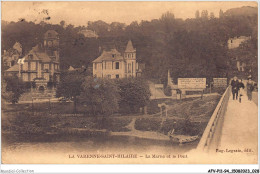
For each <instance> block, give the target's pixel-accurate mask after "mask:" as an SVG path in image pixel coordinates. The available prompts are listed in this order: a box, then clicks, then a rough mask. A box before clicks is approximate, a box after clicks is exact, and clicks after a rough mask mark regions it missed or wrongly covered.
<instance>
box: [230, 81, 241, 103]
mask: <svg viewBox="0 0 260 174" xmlns="http://www.w3.org/2000/svg"><path fill="white" fill-rule="evenodd" d="M231 86H232V94H233V100H235V98H236V100H237V96H238V90H239V81H238V79H237V77H236V76H235V77H234V79H233V80H232V81H231Z"/></svg>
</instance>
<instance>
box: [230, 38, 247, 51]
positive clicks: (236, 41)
mask: <svg viewBox="0 0 260 174" xmlns="http://www.w3.org/2000/svg"><path fill="white" fill-rule="evenodd" d="M249 39H251V37H250V36H249V37H246V36H240V37H234V38H230V39H229V40H228V49H234V48H238V47H239V45H240V44H241V43H243V42H245V41H247V40H249Z"/></svg>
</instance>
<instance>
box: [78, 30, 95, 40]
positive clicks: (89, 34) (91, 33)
mask: <svg viewBox="0 0 260 174" xmlns="http://www.w3.org/2000/svg"><path fill="white" fill-rule="evenodd" d="M79 34H83V35H84V36H85V37H87V38H98V35H97V33H96V32H95V31H92V30H81V31H79Z"/></svg>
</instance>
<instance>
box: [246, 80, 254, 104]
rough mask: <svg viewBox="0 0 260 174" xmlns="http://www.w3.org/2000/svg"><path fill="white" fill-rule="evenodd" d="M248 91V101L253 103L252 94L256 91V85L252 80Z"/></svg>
mask: <svg viewBox="0 0 260 174" xmlns="http://www.w3.org/2000/svg"><path fill="white" fill-rule="evenodd" d="M246 89H247V97H248V100H249V101H251V100H252V92H253V90H254V83H253V82H252V80H251V79H248V82H247V84H246Z"/></svg>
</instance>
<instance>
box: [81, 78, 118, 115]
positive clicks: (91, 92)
mask: <svg viewBox="0 0 260 174" xmlns="http://www.w3.org/2000/svg"><path fill="white" fill-rule="evenodd" d="M119 97H120V96H119V94H118V88H117V86H116V84H115V83H114V81H112V80H110V79H99V78H93V77H86V79H85V81H84V82H83V83H82V92H81V95H80V100H81V102H82V103H84V104H86V105H87V106H88V107H89V108H90V110H91V111H90V112H91V113H92V114H93V115H96V114H97V113H101V114H102V115H103V116H109V115H111V114H113V113H114V112H117V111H118V108H119V107H118V101H119Z"/></svg>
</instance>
